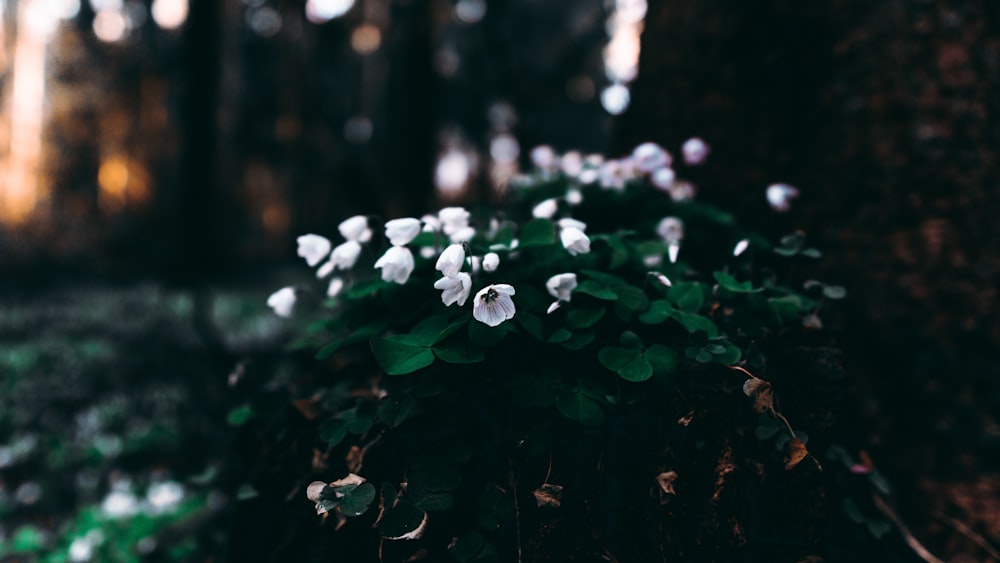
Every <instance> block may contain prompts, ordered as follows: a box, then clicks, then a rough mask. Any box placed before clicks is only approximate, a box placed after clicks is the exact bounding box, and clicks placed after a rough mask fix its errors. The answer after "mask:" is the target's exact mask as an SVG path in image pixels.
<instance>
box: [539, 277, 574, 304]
mask: <svg viewBox="0 0 1000 563" xmlns="http://www.w3.org/2000/svg"><path fill="white" fill-rule="evenodd" d="M545 289H547V290H549V295H551V296H552V297H555V298H556V299H558V300H560V301H566V302H567V303H568V302H569V299H570V297H571V296H572V294H573V290H574V289H576V274H574V273H566V274H556V275H554V276H552V277H551V278H549V281H547V282H545Z"/></svg>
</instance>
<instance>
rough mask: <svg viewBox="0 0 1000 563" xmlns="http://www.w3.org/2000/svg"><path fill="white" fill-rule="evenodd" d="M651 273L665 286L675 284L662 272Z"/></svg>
mask: <svg viewBox="0 0 1000 563" xmlns="http://www.w3.org/2000/svg"><path fill="white" fill-rule="evenodd" d="M649 275H651V276H653V278H655V279H656V281H658V282H660V284H661V285H663V286H664V287H670V286H672V285H674V284H673V283H671V282H670V278H668V277H667V276H665V275H663V274H661V273H660V272H650V273H649Z"/></svg>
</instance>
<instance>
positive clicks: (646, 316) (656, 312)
mask: <svg viewBox="0 0 1000 563" xmlns="http://www.w3.org/2000/svg"><path fill="white" fill-rule="evenodd" d="M674 311H675V309H674V306H673V305H671V304H670V302H669V301H667V300H666V299H656V300H654V301H653V302H651V303H650V304H649V308H648V309H646V311H645V312H644V313H642V314H641V315H639V322H640V323H643V324H647V325H655V324H660V323H662V322H665V321H666V320H667V319H669V318H672V317H673V314H674Z"/></svg>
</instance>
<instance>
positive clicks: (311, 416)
mask: <svg viewBox="0 0 1000 563" xmlns="http://www.w3.org/2000/svg"><path fill="white" fill-rule="evenodd" d="M317 401H318V399H317V398H316V397H310V398H308V399H296V400H295V401H292V405H293V406H294V407H295V409H296V410H298V411H299V414H301V415H302V416H303V417H305V419H306V420H316V417H317V416H318V415H319V412H318V411H317V409H316V402H317Z"/></svg>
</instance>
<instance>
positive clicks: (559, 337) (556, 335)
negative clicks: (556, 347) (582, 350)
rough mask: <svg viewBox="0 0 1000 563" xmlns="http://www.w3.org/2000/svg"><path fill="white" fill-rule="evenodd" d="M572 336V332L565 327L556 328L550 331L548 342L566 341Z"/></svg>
mask: <svg viewBox="0 0 1000 563" xmlns="http://www.w3.org/2000/svg"><path fill="white" fill-rule="evenodd" d="M572 337H573V333H572V332H570V331H568V330H566V329H565V328H557V329H555V330H554V331H552V334H550V335H549V342H552V343H559V342H566V341H567V340H569V339H570V338H572Z"/></svg>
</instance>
